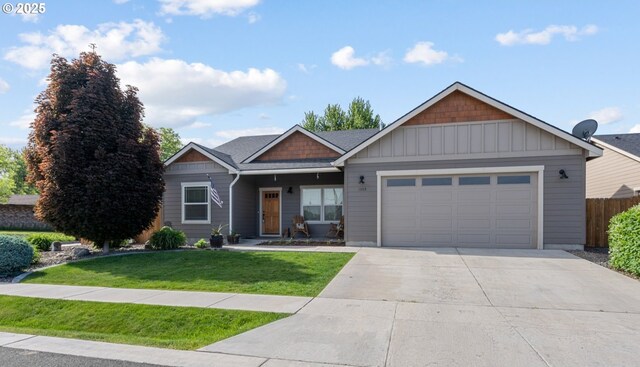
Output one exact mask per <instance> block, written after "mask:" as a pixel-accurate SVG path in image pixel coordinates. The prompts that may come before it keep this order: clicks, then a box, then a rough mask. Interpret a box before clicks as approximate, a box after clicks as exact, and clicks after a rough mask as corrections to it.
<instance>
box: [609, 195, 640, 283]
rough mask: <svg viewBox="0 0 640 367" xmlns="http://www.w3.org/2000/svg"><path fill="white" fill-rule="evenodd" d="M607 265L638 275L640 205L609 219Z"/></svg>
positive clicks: (639, 259)
mask: <svg viewBox="0 0 640 367" xmlns="http://www.w3.org/2000/svg"><path fill="white" fill-rule="evenodd" d="M609 263H610V264H611V266H612V267H614V268H616V269H621V270H625V271H628V272H630V273H632V274H635V275H640V205H636V206H634V207H632V208H630V209H629V210H627V211H625V212H622V213H620V214H617V215H615V216H614V217H613V218H611V221H610V222H609Z"/></svg>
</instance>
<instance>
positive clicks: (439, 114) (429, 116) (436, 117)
mask: <svg viewBox="0 0 640 367" xmlns="http://www.w3.org/2000/svg"><path fill="white" fill-rule="evenodd" d="M514 118H515V117H513V116H511V115H509V114H508V113H506V112H503V111H501V110H499V109H497V108H495V107H493V106H490V105H488V104H486V103H484V102H482V101H480V100H477V99H475V98H473V97H471V96H469V95H467V94H464V93H462V92H460V91H455V92H453V93H451V94H449V95H448V96H446V97H444V98H443V99H441V100H440V101H438V102H437V103H435V104H434V105H433V106H431V107H429V108H427V109H426V110H424V111H422V112H421V113H420V114H418V115H417V116H415V117H413V118H412V119H411V120H409V121H407V122H405V123H404V125H405V126H407V125H430V124H445V123H450V122H468V121H489V120H506V119H514Z"/></svg>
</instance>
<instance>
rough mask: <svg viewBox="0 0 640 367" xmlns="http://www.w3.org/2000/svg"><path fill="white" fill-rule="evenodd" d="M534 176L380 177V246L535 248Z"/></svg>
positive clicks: (519, 174) (535, 184) (511, 174)
mask: <svg viewBox="0 0 640 367" xmlns="http://www.w3.org/2000/svg"><path fill="white" fill-rule="evenodd" d="M537 176H538V174H537V173H506V174H474V175H438V176H434V175H429V176H388V177H383V178H382V180H381V186H382V192H381V196H382V198H381V199H382V201H381V203H382V207H381V238H382V245H383V246H442V247H445V246H456V247H502V248H535V247H536V245H537V197H538V193H537Z"/></svg>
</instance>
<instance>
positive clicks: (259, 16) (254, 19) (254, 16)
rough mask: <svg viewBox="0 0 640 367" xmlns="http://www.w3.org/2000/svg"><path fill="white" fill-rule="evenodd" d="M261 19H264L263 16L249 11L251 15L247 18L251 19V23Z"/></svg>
mask: <svg viewBox="0 0 640 367" xmlns="http://www.w3.org/2000/svg"><path fill="white" fill-rule="evenodd" d="M260 19H262V16H261V15H260V14H258V13H256V12H253V11H252V12H251V13H249V15H247V20H248V21H249V24H253V23H256V22H258V21H259V20H260Z"/></svg>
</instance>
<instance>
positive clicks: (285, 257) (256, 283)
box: [23, 251, 353, 297]
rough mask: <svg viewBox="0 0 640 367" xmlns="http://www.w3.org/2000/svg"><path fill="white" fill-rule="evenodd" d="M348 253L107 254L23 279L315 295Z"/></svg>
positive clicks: (204, 252)
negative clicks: (108, 255) (106, 255)
mask: <svg viewBox="0 0 640 367" xmlns="http://www.w3.org/2000/svg"><path fill="white" fill-rule="evenodd" d="M352 257H353V254H351V253H316V252H266V251H265V252H236V251H180V252H174V251H172V252H157V253H142V254H133V255H125V256H110V257H102V258H95V259H90V260H85V261H78V262H74V263H69V264H65V265H61V266H57V267H53V268H49V269H45V270H40V271H37V272H35V273H33V274H32V275H30V276H29V277H27V278H26V279H25V280H24V281H23V282H25V283H44V284H66V285H84V286H101V287H114V288H142V289H162V290H164V289H166V290H190V291H208V292H230V293H256V294H272V295H287V296H308V297H313V296H317V295H318V294H319V293H320V291H321V290H322V289H323V288H324V287H325V286H326V285H327V284H328V283H329V282H330V281H331V279H333V277H334V276H335V275H336V274H337V273H338V272H339V271H340V269H342V267H343V266H344V265H345V264H346V263H347V262H348V261H349V260H350V259H351V258H352Z"/></svg>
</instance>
